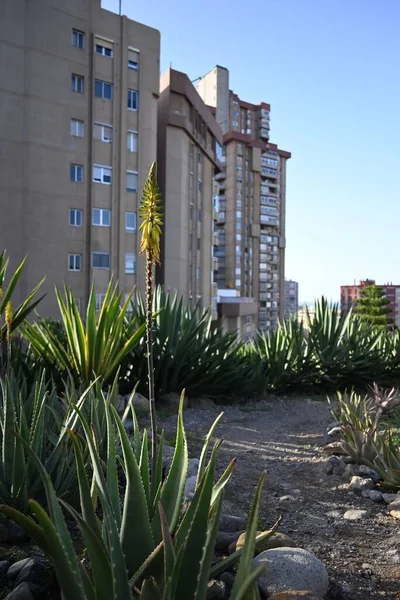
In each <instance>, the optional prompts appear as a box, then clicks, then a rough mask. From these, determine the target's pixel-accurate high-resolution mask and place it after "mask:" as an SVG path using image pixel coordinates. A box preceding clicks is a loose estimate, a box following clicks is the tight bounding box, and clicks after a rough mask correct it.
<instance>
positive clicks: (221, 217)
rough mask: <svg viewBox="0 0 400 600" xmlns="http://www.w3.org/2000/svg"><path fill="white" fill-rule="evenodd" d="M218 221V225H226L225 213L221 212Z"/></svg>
mask: <svg viewBox="0 0 400 600" xmlns="http://www.w3.org/2000/svg"><path fill="white" fill-rule="evenodd" d="M217 221H218V223H225V211H222V210H220V211H219V213H218V219H217Z"/></svg>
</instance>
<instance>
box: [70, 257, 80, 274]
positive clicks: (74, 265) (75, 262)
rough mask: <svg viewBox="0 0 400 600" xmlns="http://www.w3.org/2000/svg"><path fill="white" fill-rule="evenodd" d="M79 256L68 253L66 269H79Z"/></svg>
mask: <svg viewBox="0 0 400 600" xmlns="http://www.w3.org/2000/svg"><path fill="white" fill-rule="evenodd" d="M81 258H82V257H81V255H80V254H68V271H80V270H81Z"/></svg>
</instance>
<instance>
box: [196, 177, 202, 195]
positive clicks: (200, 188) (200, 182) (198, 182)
mask: <svg viewBox="0 0 400 600" xmlns="http://www.w3.org/2000/svg"><path fill="white" fill-rule="evenodd" d="M197 189H198V191H199V192H201V190H202V189H203V184H202V181H201V179H198V180H197Z"/></svg>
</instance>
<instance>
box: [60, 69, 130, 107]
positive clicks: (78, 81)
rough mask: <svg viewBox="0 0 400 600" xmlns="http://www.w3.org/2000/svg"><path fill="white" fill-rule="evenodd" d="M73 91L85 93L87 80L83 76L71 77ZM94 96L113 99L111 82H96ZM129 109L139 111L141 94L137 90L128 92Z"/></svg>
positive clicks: (73, 75)
mask: <svg viewBox="0 0 400 600" xmlns="http://www.w3.org/2000/svg"><path fill="white" fill-rule="evenodd" d="M71 89H72V91H73V92H77V93H78V94H83V93H84V91H85V78H84V77H83V75H77V74H76V73H72V75H71ZM94 95H95V97H96V98H102V99H103V100H112V99H113V84H112V83H110V82H109V81H103V80H101V79H95V80H94ZM127 107H128V109H129V110H133V111H137V110H139V92H138V91H137V90H131V89H129V90H128V98H127Z"/></svg>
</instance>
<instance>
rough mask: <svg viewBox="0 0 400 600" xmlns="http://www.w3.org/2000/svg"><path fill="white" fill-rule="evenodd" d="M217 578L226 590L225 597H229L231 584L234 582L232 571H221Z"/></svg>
mask: <svg viewBox="0 0 400 600" xmlns="http://www.w3.org/2000/svg"><path fill="white" fill-rule="evenodd" d="M219 579H220V580H221V581H223V582H224V584H225V590H226V597H227V598H229V597H230V595H231V590H232V588H233V584H234V583H235V576H234V575H233V573H230V572H229V571H225V573H221V575H220V576H219Z"/></svg>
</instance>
